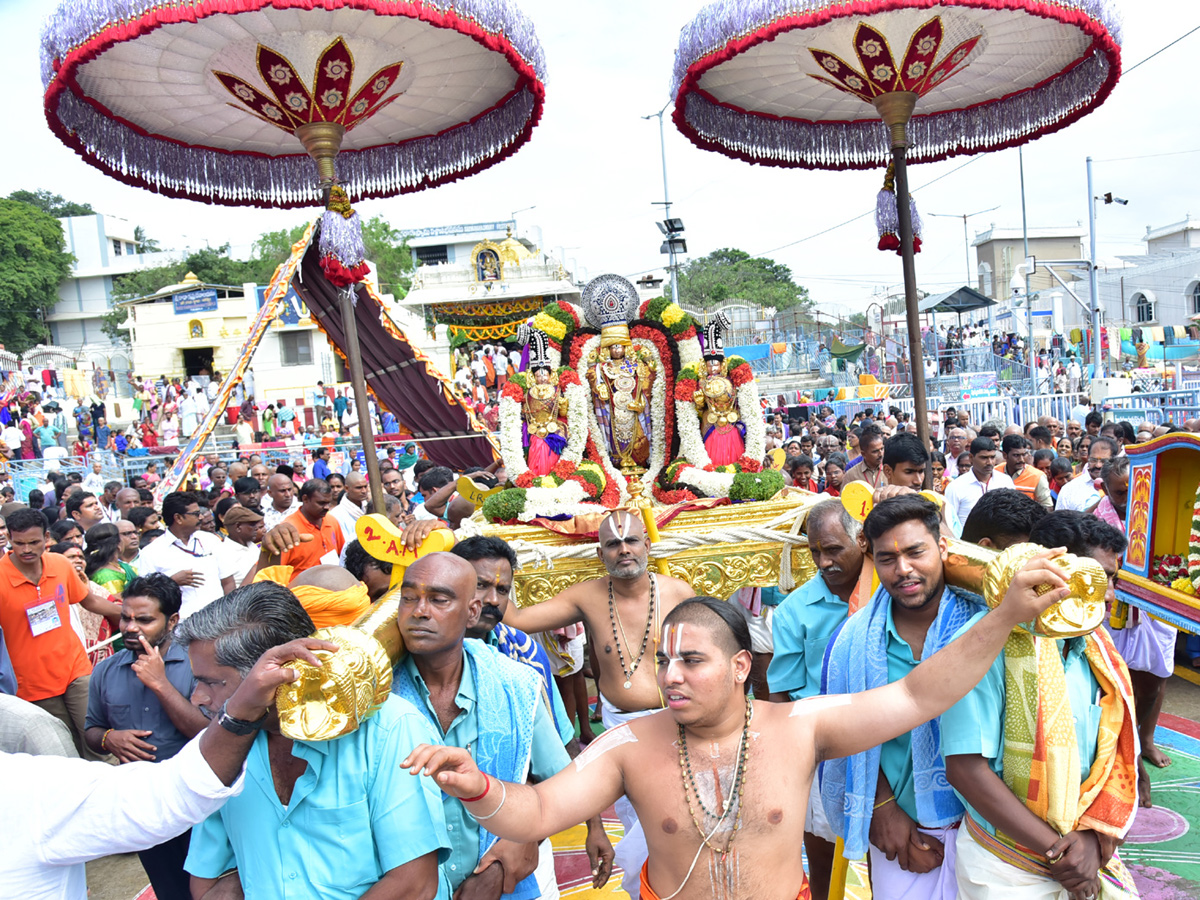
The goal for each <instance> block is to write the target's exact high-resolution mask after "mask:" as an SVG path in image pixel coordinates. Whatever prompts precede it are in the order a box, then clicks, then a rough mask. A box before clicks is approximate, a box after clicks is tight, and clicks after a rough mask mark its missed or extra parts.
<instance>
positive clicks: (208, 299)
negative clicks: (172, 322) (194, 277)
mask: <svg viewBox="0 0 1200 900" xmlns="http://www.w3.org/2000/svg"><path fill="white" fill-rule="evenodd" d="M171 302H172V303H173V304H174V305H175V315H177V316H190V315H192V314H194V313H206V312H216V311H217V292H216V291H214V290H213V289H212V288H208V289H206V290H203V291H186V292H184V293H182V294H176V295H175V296H174V297H172V298H171Z"/></svg>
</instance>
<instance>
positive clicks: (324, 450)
mask: <svg viewBox="0 0 1200 900" xmlns="http://www.w3.org/2000/svg"><path fill="white" fill-rule="evenodd" d="M312 477H313V478H320V479H321V480H322V481H324V480H325V479H326V478H328V477H329V448H328V447H317V448H316V449H315V450H313V470H312Z"/></svg>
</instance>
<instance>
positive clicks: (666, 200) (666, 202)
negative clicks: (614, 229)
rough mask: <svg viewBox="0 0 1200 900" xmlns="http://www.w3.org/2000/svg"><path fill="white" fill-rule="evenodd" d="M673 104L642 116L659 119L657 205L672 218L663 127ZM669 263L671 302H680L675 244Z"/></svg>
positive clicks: (665, 215) (670, 253)
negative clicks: (660, 178) (660, 181)
mask: <svg viewBox="0 0 1200 900" xmlns="http://www.w3.org/2000/svg"><path fill="white" fill-rule="evenodd" d="M670 105H671V102H670V101H669V100H668V101H667V102H666V104H665V105H664V106H663V108H662V109H660V110H659V111H658V112H656V113H651V114H650V115H648V116H642V118H643V119H654V118H657V119H658V146H659V149H660V150H661V151H662V173H663V198H662V200H661V201H659V202H658V203H657V204H656V205H661V206H662V208H663V218H664V219H670V218H671V194H670V191H669V190H668V189H667V137H666V132H665V130H664V127H663V113H665V112H666V111H667V107H668V106H670ZM667 258H668V264H669V266H670V269H671V302H672V303H674V304H676V305H678V304H679V278H678V275H677V272H676V266H675V246H674V245H673V244H671V245H670V246H669V253H668V257H667Z"/></svg>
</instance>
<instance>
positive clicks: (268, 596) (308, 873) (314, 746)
mask: <svg viewBox="0 0 1200 900" xmlns="http://www.w3.org/2000/svg"><path fill="white" fill-rule="evenodd" d="M314 630H315V629H314V628H313V624H312V620H311V619H310V618H309V617H308V614H307V613H306V612H305V611H304V608H303V607H302V606H301V605H300V603H299V601H298V600H296V598H295V597H294V596H293V594H292V592H291V591H289V590H288V589H287V588H285V587H282V586H281V585H277V584H272V583H271V582H260V583H258V584H249V585H246V586H245V587H241V588H238V589H237V590H235V591H233V592H231V593H230V594H228V595H226V596H225V597H223V598H221V599H220V600H217V601H215V602H213V603H211V604H209V605H208V606H206V607H204V608H203V609H201V610H199V611H197V612H196V613H194V614H193V615H191V616H190V617H188V619H187V620H185V621H184V622H183V623H182V624H181V625H180V626H179V627H178V629H177V630H176V633H175V640H176V642H177V643H178V644H180V645H181V646H183V647H185V648H186V649H187V651H188V655H189V658H190V659H191V663H192V672H193V675H194V676H195V678H196V681H197V686H196V690H195V692H194V693H193V695H192V702H193V703H194V704H196V705H197V706H199V707H200V709H201V711H203V712H205V714H206V715H209V716H210V717H213V716H216V715H217V714H218V710H221V711H223V707H222V705H221V704H222V700H223V698H224V697H226V696H227V695H228V694H230V693H232V691H233V690H234V689H235V688H236V686H237V685H238V684H239V683H240V681H241V677H242V675H243V674H244V673H245V672H246V671H248V670H249V668H250V665H252V664H253V661H254V660H255V659H256V658H257V657H258V656H259V655H261V653H262V652H263V648H268V647H271V646H274V645H276V644H279V643H283V642H285V641H290V640H294V639H296V638H298V637H301V636H307V635H311V634H312V633H313V631H314ZM247 724H249V723H247ZM250 727H256V728H261V729H262V733H261V734H259V735H258V737H257V738H256V739H255V741H254V745H253V746H252V747H251V750H250V756H249V758H248V760H247V762H246V786H245V788H244V790H243V791H242V793H241V794H240V795H239V796H237V797H235V798H233V799H232V801H231V802H232V804H233V805H232V806H230V805H226V806H225V807H223V808H222V809H221V810H220V811H219V812H216V813H214V814H213V815H212V816H210V817H209V818H208V819H207V820H205V821H204V822H203V823H202V824H201V825H199V826H197V827H196V828H195V829H193V831H192V842H191V849H190V851H189V853H188V858H187V863H186V865H185V868H186V869H187V871H188V872H190V873H191V875H192V895H193V896H194V897H204V896H206V895H207V894H209V893H210V892H214V893H213V896H218V895H219V896H225V894H224V891H225V890H226V889H228V888H230V887H236V886H230V885H226V884H225V879H226V878H235V879H237V880H238V881H239V882H240V886H241V889H242V892H243V893H244V895H245V896H246V897H253V898H255V900H259V898H267V900H274V898H280V900H282V898H289V900H290V898H296V900H310V898H323V900H324V898H327V900H358V898H360V897H363V896H365V895H367V894H368V893H369V894H370V897H371V898H372V900H376V898H392V900H401V898H403V900H433V898H435V897H436V898H438V900H447V898H448V897H449V886H448V885H447V884H446V883H445V882H444V881H443V880H442V879H441V875H440V872H439V869H438V864H439V860H440V858H444V856H445V853H446V851H447V850H448V849H449V846H450V842H449V840H448V837H447V834H446V825H445V819H444V817H443V814H442V803H441V797H440V795H439V791H438V789H437V787H436V786H435V785H434V784H433V783H432V781H430V779H428V778H427V777H425V776H421V777H419V778H413V777H411V776H410V775H409V774H408V773H407V772H403V771H402V770H401V769H400V763H401V762H402V761H403V760H404V759H405V757H407V756H408V754H409V753H410V752H411V751H412V749H413V748H414V747H415V746H416V745H417V744H419V743H421V742H427V741H431V740H432V741H436V736H435V735H434V734H433V731H432V729H431V728H429V726H428V724H427V723H426V721H425V719H424V717H423V716H421V714H420V713H418V712H417V711H416V710H415V709H414V708H413V707H412V706H411V705H410V704H408V703H406V702H405V701H403V700H402V699H400V698H399V697H390V698H389V699H388V700H387V701H386V702H385V703H384V704H383V706H382V707H381V708H380V710H379V711H378V712H377V713H376V714H375V715H374V716H372V717H371V718H369V719H367V720H366V721H365V722H363V723H362V724H361V725H360V726H359V727H358V729H357V730H355V731H353V732H351V733H350V734H346V735H343V736H342V737H339V738H334V739H333V740H330V741H313V742H306V741H292V740H290V739H288V738H285V737H284V736H283V735H282V734H281V733H280V732H279V713H278V711H277V710H276V709H275V708H273V707H272V708H271V709H269V710H268V712H267V715H266V716H265V717H264V718H263V719H262V720H260V722H258V723H253V724H252V726H250ZM230 869H236V870H237V871H236V873H234V874H230V875H225V874H224V873H226V872H228V871H229V870H230Z"/></svg>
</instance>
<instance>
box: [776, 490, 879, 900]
mask: <svg viewBox="0 0 1200 900" xmlns="http://www.w3.org/2000/svg"><path fill="white" fill-rule="evenodd" d="M861 530H862V526H861V524H860V523H859V522H858V521H857V520H856V519H854V517H852V516H851V515H850V514H849V513H848V512H847V511H846V508H845V507H844V506H842V501H841V500H826V501H825V502H823V503H820V504H818V505H817V506H814V507H813V509H812V510H811V511H810V512H809V514H808V522H807V527H806V531H807V533H808V546H809V548H810V549H811V550H812V557H813V563H814V565H816V567H817V571H818V574H817V575H814V576H813V577H812V578H811V579H809V580H808V582H807V583H806V584H803V585H801V586H800V587H798V588H796V589H795V590H794V591H792V592H791V593H790V594H788V595H787V598H786V599H785V600H784V601H783V603H782V604H780V606H779V608H778V609H777V610H776V611H775V618H774V619H773V620H772V622H771V628H772V633H773V635H774V639H775V655H774V656H773V657H772V658H771V665H770V666H769V667H768V669H767V682H768V683H769V684H770V687H771V699H772V700H777V701H786V700H802V699H804V698H806V697H815V696H817V695H818V694H820V693H821V664H822V663H823V662H824V659H825V647H826V646H827V645H828V644H829V641H830V638H831V637H832V636H833V634H834V633H835V632H836V631H837V629H838V628H839V627H840V626H841V624H842V623H843V622H844V621H846V616H847V615H848V614H849V609H850V607H849V604H850V597H851V595H852V594H853V593H854V590H855V588H856V587H857V585H858V576H859V574H860V573H861V572H862V564H863V552H862V550H861V549H859V546H858V535H859V532H860V531H861ZM806 821H807V825H808V827H807V828H806V829H805V833H804V849H805V851H806V852H807V853H808V863H809V866H808V869H809V871H808V880H809V885H810V886H811V888H812V890H813V894H814V896H816V897H824V896H826V895H827V894H828V893H829V880H830V873H831V871H832V869H833V854H834V841H835V840H836V835H834V833H833V830H832V829H831V828H830V827H829V822H828V820H827V819H826V817H825V809H824V807H823V806H822V804H821V784H820V773H819V772H818V774H817V775H816V776H814V777H813V786H812V792H811V796H810V798H809V802H808V818H807V820H806Z"/></svg>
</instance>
